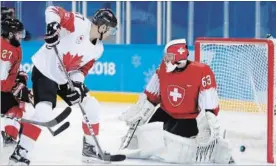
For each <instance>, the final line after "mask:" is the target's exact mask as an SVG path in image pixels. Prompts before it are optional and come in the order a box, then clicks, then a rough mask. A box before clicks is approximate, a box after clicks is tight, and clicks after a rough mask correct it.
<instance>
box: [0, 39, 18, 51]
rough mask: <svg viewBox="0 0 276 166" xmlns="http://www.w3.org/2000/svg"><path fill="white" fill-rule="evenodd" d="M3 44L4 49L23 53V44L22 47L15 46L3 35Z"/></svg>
mask: <svg viewBox="0 0 276 166" xmlns="http://www.w3.org/2000/svg"><path fill="white" fill-rule="evenodd" d="M1 45H2V49H8V50H9V51H12V52H13V54H21V53H22V48H21V46H20V47H15V46H13V45H11V44H10V43H9V42H8V41H7V40H5V39H4V38H3V37H1Z"/></svg>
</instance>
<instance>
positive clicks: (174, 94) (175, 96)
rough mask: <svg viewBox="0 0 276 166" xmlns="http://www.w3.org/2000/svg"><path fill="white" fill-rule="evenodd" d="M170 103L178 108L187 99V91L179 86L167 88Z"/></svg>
mask: <svg viewBox="0 0 276 166" xmlns="http://www.w3.org/2000/svg"><path fill="white" fill-rule="evenodd" d="M167 93H168V98H169V102H170V103H171V104H172V105H173V106H174V107H178V106H179V105H180V104H181V103H182V102H183V99H184V97H185V89H184V88H182V87H180V86H177V85H169V86H168V88H167Z"/></svg>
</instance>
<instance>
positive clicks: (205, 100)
mask: <svg viewBox="0 0 276 166" xmlns="http://www.w3.org/2000/svg"><path fill="white" fill-rule="evenodd" d="M145 93H146V94H147V96H148V100H149V101H151V102H152V103H155V104H158V103H160V105H161V108H162V109H163V110H165V111H166V112H167V113H168V114H169V115H171V116H172V117H174V118H176V119H182V118H183V119H193V118H196V117H197V115H198V113H199V111H200V110H206V109H211V110H215V113H216V114H217V113H218V111H219V99H218V94H217V85H216V80H215V76H214V73H213V71H212V70H211V68H210V67H209V66H208V65H205V64H202V63H198V62H190V61H189V62H188V64H187V66H186V69H184V71H181V72H170V73H168V72H166V65H165V63H164V62H162V63H161V65H160V68H159V69H158V70H157V71H156V74H155V75H154V76H153V77H152V78H151V80H150V82H149V83H148V85H147V87H146V90H145Z"/></svg>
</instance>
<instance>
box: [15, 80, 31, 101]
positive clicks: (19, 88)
mask: <svg viewBox="0 0 276 166" xmlns="http://www.w3.org/2000/svg"><path fill="white" fill-rule="evenodd" d="M29 93H30V90H29V89H28V88H27V87H26V86H25V85H24V84H23V83H17V84H16V85H15V86H14V87H13V89H12V94H13V96H14V97H15V98H17V99H18V100H20V101H23V102H27V103H29V102H30V100H29Z"/></svg>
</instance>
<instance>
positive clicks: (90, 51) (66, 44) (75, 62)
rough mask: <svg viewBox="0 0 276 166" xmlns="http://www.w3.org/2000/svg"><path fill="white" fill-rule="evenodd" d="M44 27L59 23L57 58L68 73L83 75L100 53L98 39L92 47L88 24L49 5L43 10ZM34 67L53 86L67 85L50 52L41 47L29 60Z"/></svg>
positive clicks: (89, 25) (83, 18)
mask: <svg viewBox="0 0 276 166" xmlns="http://www.w3.org/2000/svg"><path fill="white" fill-rule="evenodd" d="M45 15H46V24H48V23H51V22H54V21H56V22H59V23H60V25H61V32H60V35H61V39H60V43H59V44H58V45H57V49H58V51H59V56H60V57H61V59H62V60H63V64H64V65H65V67H66V70H67V71H68V72H73V71H76V70H79V71H81V72H82V73H83V74H84V75H87V73H88V71H89V69H90V68H92V66H93V63H94V62H95V60H97V59H98V58H100V57H101V56H102V53H103V50H104V48H103V43H102V42H101V41H100V40H98V41H97V43H96V44H95V45H94V44H92V43H91V41H90V39H89V36H90V35H89V33H90V29H91V21H90V20H88V19H87V18H85V17H83V16H82V15H80V14H79V13H72V12H67V11H65V10H64V9H63V8H60V7H56V6H49V7H48V8H47V9H46V11H45ZM32 61H33V64H34V66H35V67H36V68H37V69H38V70H39V71H40V72H41V73H42V74H43V75H45V76H46V77H48V78H49V79H51V80H53V81H55V82H56V83H57V84H65V83H67V79H66V77H65V74H64V72H63V70H62V68H61V64H60V63H59V59H58V58H57V56H56V53H55V51H54V49H53V48H52V49H49V48H47V47H46V44H44V45H43V46H42V47H41V48H40V49H39V50H38V51H37V52H36V53H35V54H34V56H33V57H32Z"/></svg>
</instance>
